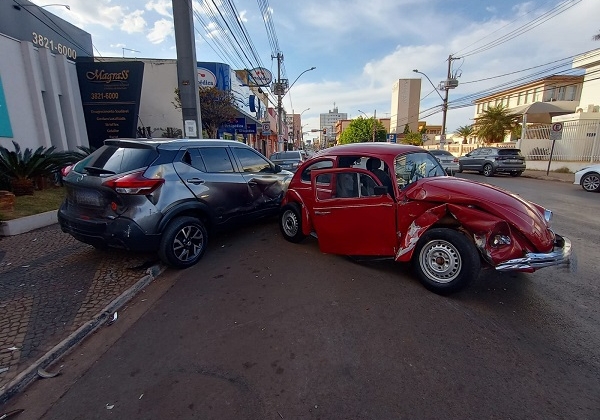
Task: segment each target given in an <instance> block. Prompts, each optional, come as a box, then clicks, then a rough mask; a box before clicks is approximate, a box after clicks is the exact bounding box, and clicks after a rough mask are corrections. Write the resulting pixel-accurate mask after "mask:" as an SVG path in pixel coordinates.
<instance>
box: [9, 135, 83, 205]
mask: <svg viewBox="0 0 600 420" xmlns="http://www.w3.org/2000/svg"><path fill="white" fill-rule="evenodd" d="M13 146H14V148H15V150H14V151H11V150H8V149H7V148H5V147H2V146H0V174H1V175H2V177H3V178H8V179H9V182H10V186H11V189H12V192H13V193H14V194H15V196H19V195H33V191H34V189H35V184H34V180H35V179H36V178H37V177H47V176H51V175H53V174H54V173H56V171H58V170H59V169H60V168H61V167H62V166H65V165H67V164H69V163H72V162H73V156H72V153H70V152H56V151H55V147H54V146H52V147H50V148H45V147H43V146H41V147H38V148H37V149H36V150H32V149H29V148H27V149H25V150H24V151H21V147H20V146H19V144H18V143H17V142H15V141H13Z"/></svg>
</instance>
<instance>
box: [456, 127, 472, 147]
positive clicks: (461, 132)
mask: <svg viewBox="0 0 600 420" xmlns="http://www.w3.org/2000/svg"><path fill="white" fill-rule="evenodd" d="M474 133H475V129H474V128H473V126H472V125H462V126H460V127H458V128H457V129H456V131H455V132H454V134H456V135H457V136H461V137H462V139H463V141H462V144H467V138H469V137H470V136H472V135H473V134H474Z"/></svg>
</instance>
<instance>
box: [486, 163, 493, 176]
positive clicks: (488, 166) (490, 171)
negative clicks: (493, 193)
mask: <svg viewBox="0 0 600 420" xmlns="http://www.w3.org/2000/svg"><path fill="white" fill-rule="evenodd" d="M483 175H485V176H494V168H492V164H491V163H486V164H485V165H483Z"/></svg>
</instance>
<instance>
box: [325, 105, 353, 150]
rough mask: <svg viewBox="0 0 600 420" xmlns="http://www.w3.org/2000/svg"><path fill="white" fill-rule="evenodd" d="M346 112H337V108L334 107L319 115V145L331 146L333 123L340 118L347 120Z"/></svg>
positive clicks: (333, 139)
mask: <svg viewBox="0 0 600 420" xmlns="http://www.w3.org/2000/svg"><path fill="white" fill-rule="evenodd" d="M347 119H348V114H347V113H345V112H338V108H337V107H334V108H333V110H329V112H328V113H327V114H320V115H319V120H320V123H319V128H320V129H321V134H320V142H321V147H329V146H333V144H334V143H335V124H336V123H337V122H338V121H340V120H347Z"/></svg>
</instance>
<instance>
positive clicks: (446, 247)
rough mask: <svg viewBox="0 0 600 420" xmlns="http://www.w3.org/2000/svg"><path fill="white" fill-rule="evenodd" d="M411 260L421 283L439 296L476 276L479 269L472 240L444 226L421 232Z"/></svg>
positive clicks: (460, 286)
mask: <svg viewBox="0 0 600 420" xmlns="http://www.w3.org/2000/svg"><path fill="white" fill-rule="evenodd" d="M412 263H413V267H414V269H415V271H416V272H417V275H418V276H419V280H420V281H421V283H422V284H423V286H425V287H426V288H427V289H429V290H431V291H432V292H435V293H438V294H440V295H446V294H450V293H454V292H458V291H459V290H462V289H464V288H465V287H467V286H468V285H469V284H470V283H471V282H472V281H473V280H475V279H476V278H477V277H478V276H479V270H480V269H481V259H480V257H479V252H478V251H477V248H475V245H474V244H473V242H471V241H470V240H469V238H467V237H466V236H465V235H463V234H462V233H460V232H458V231H456V230H453V229H446V228H433V229H430V230H428V231H427V232H425V234H424V235H423V236H422V237H421V238H420V239H419V242H418V243H417V247H416V248H415V252H414V254H413V258H412Z"/></svg>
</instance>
